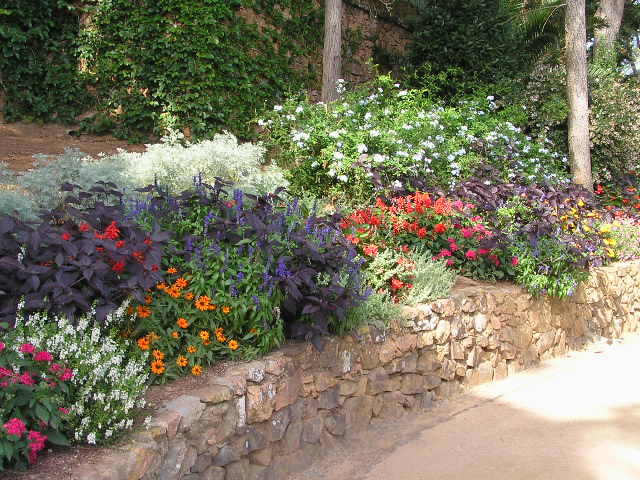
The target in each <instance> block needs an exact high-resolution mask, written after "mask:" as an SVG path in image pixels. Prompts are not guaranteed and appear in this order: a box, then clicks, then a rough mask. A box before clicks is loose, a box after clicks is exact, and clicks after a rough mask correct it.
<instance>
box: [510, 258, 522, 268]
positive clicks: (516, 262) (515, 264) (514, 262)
mask: <svg viewBox="0 0 640 480" xmlns="http://www.w3.org/2000/svg"><path fill="white" fill-rule="evenodd" d="M519 263H520V260H519V259H518V257H513V258H512V259H511V265H513V266H514V267H517V266H518V264H519Z"/></svg>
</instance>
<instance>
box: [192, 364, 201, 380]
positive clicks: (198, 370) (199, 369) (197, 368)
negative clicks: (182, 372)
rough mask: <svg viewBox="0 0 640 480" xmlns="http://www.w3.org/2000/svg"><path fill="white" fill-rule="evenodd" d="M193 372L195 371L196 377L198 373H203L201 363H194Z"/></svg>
mask: <svg viewBox="0 0 640 480" xmlns="http://www.w3.org/2000/svg"><path fill="white" fill-rule="evenodd" d="M191 373H193V374H194V375H195V376H196V377H197V376H198V375H202V367H201V366H200V365H194V366H193V368H192V369H191Z"/></svg>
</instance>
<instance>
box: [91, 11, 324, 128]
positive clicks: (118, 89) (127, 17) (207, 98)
mask: <svg viewBox="0 0 640 480" xmlns="http://www.w3.org/2000/svg"><path fill="white" fill-rule="evenodd" d="M247 10H251V11H253V12H255V14H257V16H258V18H257V20H256V22H257V23H256V24H254V23H249V22H247V21H245V20H244V18H243V17H242V16H241V11H245V12H246V11H247ZM282 12H288V15H284V14H283V13H282ZM90 13H91V18H92V22H91V26H90V27H89V28H88V29H87V30H85V31H84V33H83V39H82V43H83V49H84V51H83V56H84V57H85V58H86V59H87V61H88V65H89V69H90V70H91V72H93V74H94V78H95V80H96V86H97V97H98V101H99V104H100V109H101V110H102V111H103V112H106V114H107V115H108V116H109V119H108V121H107V122H106V126H107V127H113V126H114V125H109V124H110V122H115V124H116V125H115V131H116V134H119V135H120V136H123V137H135V136H136V135H137V134H143V133H147V132H156V133H160V132H161V131H162V130H163V129H165V128H167V127H172V128H179V129H183V128H188V129H190V131H191V132H192V134H193V135H195V136H203V135H206V134H208V133H210V132H214V131H219V130H221V129H229V130H231V131H234V132H236V133H238V134H240V135H243V134H245V135H246V134H248V132H249V131H248V128H247V124H246V121H247V120H248V119H250V118H252V117H253V116H254V115H255V113H256V110H259V109H261V108H262V107H263V105H264V103H265V102H267V101H269V102H273V99H274V98H279V97H281V96H282V94H283V92H285V91H287V90H288V89H292V88H298V87H300V86H302V85H303V84H304V80H305V79H308V78H311V77H313V75H312V72H304V71H294V70H293V69H292V65H293V63H294V62H295V59H296V58H297V57H299V56H302V55H306V54H308V53H310V52H315V51H317V50H318V48H319V46H320V45H321V43H320V42H321V35H322V23H321V20H322V11H321V10H319V9H317V8H316V6H315V5H314V3H313V2H312V1H310V0H304V1H293V0H230V1H212V0H164V1H162V2H157V1H155V0H142V1H138V2H131V1H129V0H109V1H101V2H98V3H97V5H95V6H94V7H92V8H91V10H90ZM99 123H101V122H95V124H94V126H95V125H97V124H99ZM102 125H103V126H104V125H105V124H104V123H102Z"/></svg>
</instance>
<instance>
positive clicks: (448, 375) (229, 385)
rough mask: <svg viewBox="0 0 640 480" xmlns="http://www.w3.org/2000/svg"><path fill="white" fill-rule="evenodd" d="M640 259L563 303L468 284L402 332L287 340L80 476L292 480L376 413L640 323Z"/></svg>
mask: <svg viewBox="0 0 640 480" xmlns="http://www.w3.org/2000/svg"><path fill="white" fill-rule="evenodd" d="M639 267H640V264H638V263H637V262H634V263H626V264H625V263H619V264H615V265H612V266H609V267H604V268H599V269H597V270H596V271H595V272H594V274H593V275H592V277H591V280H590V281H589V282H588V283H586V284H585V285H583V286H581V287H580V288H579V289H578V291H577V292H576V294H575V295H574V296H573V297H572V298H571V299H568V300H564V301H562V302H559V301H554V300H551V299H549V298H539V299H535V298H533V297H531V295H529V294H527V293H526V292H525V291H523V290H522V289H520V288H518V287H513V286H491V285H479V286H472V287H467V288H464V289H461V290H458V291H456V292H455V293H454V295H452V296H451V297H450V298H447V299H442V300H438V301H436V302H434V303H431V304H428V305H420V306H417V307H412V308H405V310H404V312H403V315H402V317H401V318H398V319H397V320H398V321H397V322H394V323H395V324H396V327H395V328H394V329H393V330H390V331H386V332H385V331H380V330H378V329H375V328H370V327H368V328H364V329H360V330H359V331H358V332H357V333H354V334H352V335H350V336H347V337H345V338H332V339H331V340H330V341H329V342H328V344H327V346H326V348H325V349H324V351H323V352H318V351H317V350H316V349H314V348H313V347H312V346H310V345H308V344H304V343H301V342H298V343H293V344H289V345H286V346H285V347H283V348H282V349H281V350H280V351H278V352H275V353H272V354H269V355H267V356H265V357H264V358H262V359H260V360H258V361H253V362H249V363H243V364H240V365H237V366H234V367H232V368H230V369H228V370H227V372H226V373H225V375H224V376H221V377H212V378H210V379H209V380H208V382H207V384H206V385H203V386H201V387H199V388H198V389H195V390H192V391H189V392H185V393H184V395H182V396H179V397H177V398H175V399H173V400H171V401H169V402H167V403H165V404H164V405H163V406H162V407H161V408H160V409H158V411H157V412H156V413H155V414H154V415H153V419H152V420H151V422H150V424H149V428H148V429H144V428H143V429H141V430H139V431H137V432H135V433H133V434H131V435H130V436H128V438H127V439H126V440H125V441H124V442H123V443H121V444H120V445H118V446H116V447H114V448H112V449H108V450H104V451H103V452H102V454H101V460H100V461H98V462H97V464H95V463H94V464H82V465H79V466H78V467H77V468H75V469H74V471H73V473H72V475H71V476H72V478H74V479H77V480H89V479H91V480H94V479H102V478H104V479H107V478H108V479H110V480H118V479H138V478H149V477H153V476H158V478H175V479H196V478H214V479H224V478H226V479H229V478H231V479H241V480H244V479H252V480H253V479H280V478H286V476H287V475H288V474H291V473H295V472H296V471H300V470H302V469H304V468H307V467H308V466H309V465H310V463H311V462H312V461H315V460H319V459H321V458H323V456H324V454H325V453H326V452H327V451H328V450H330V449H332V448H348V444H349V441H350V439H351V438H352V437H353V436H354V435H356V434H357V432H358V431H360V430H362V429H365V428H367V427H368V425H369V424H370V423H372V422H379V421H382V422H384V421H392V420H393V419H396V418H398V417H400V416H403V415H407V414H413V413H415V412H419V411H424V410H425V409H429V408H431V406H432V404H433V403H434V402H438V401H440V400H442V399H444V398H447V397H450V396H452V395H455V394H457V393H458V392H460V391H463V390H464V389H465V388H466V387H469V386H473V385H477V384H480V383H483V382H488V381H491V380H498V379H501V378H504V377H506V376H507V375H510V374H513V373H516V372H518V371H520V370H522V369H526V368H529V367H531V366H533V365H536V364H537V363H538V362H539V361H540V360H544V359H548V358H551V357H554V356H558V355H563V354H565V353H566V352H567V350H568V349H575V348H580V347H581V346H582V345H584V344H585V342H589V341H590V340H591V339H593V338H594V336H596V337H597V336H599V335H604V336H607V337H617V336H619V335H620V334H621V333H623V332H628V331H637V329H638V326H639V321H640V314H639V313H638V312H640V297H639V296H638V291H640V288H639V287H640V269H639ZM612 305H617V307H615V308H612V307H611V306H612ZM225 475H226V476H225Z"/></svg>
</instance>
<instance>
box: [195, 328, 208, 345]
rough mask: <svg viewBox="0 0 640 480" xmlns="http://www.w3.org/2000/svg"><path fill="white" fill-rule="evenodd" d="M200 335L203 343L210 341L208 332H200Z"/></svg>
mask: <svg viewBox="0 0 640 480" xmlns="http://www.w3.org/2000/svg"><path fill="white" fill-rule="evenodd" d="M198 335H200V338H201V339H202V341H203V342H206V341H207V340H209V332H207V331H206V330H200V333H199V334H198Z"/></svg>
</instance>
